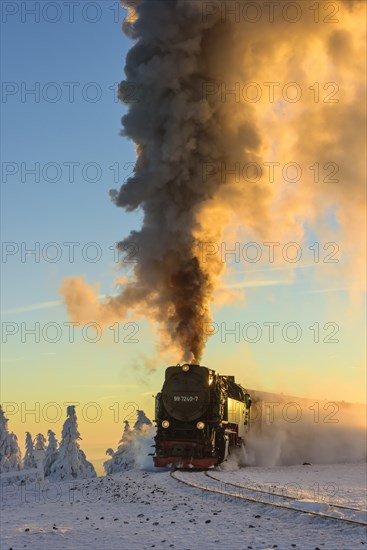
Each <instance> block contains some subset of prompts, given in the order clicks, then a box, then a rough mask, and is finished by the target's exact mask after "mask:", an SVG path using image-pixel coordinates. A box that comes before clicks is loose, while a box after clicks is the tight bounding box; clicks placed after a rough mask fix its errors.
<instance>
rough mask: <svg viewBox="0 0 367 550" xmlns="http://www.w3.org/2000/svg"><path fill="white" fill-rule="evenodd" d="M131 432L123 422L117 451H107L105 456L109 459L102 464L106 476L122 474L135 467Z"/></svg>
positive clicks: (127, 423) (128, 426)
mask: <svg viewBox="0 0 367 550" xmlns="http://www.w3.org/2000/svg"><path fill="white" fill-rule="evenodd" d="M133 437H134V436H133V432H132V431H131V429H130V425H129V422H128V421H127V420H125V421H124V432H123V434H122V437H121V439H120V441H119V446H118V448H117V451H115V452H114V451H113V450H112V449H107V451H106V454H107V455H110V456H111V458H110V459H109V460H106V462H105V463H104V464H103V467H104V469H105V472H106V474H114V473H116V472H124V471H126V470H132V469H133V468H134V466H135V457H134V450H133Z"/></svg>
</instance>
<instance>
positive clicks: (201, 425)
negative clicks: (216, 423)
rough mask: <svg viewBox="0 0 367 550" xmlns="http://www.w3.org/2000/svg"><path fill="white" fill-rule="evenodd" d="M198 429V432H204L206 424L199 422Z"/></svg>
mask: <svg viewBox="0 0 367 550" xmlns="http://www.w3.org/2000/svg"><path fill="white" fill-rule="evenodd" d="M196 427H197V429H198V430H203V429H204V428H205V424H204V422H198V423H197V424H196Z"/></svg>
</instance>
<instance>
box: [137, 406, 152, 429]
mask: <svg viewBox="0 0 367 550" xmlns="http://www.w3.org/2000/svg"><path fill="white" fill-rule="evenodd" d="M136 414H137V419H136V422H135V424H134V431H135V432H137V431H139V432H141V433H145V432H147V431H148V429H149V428H150V426H152V423H151V421H150V420H149V418H148V417H147V416H146V414H145V412H144V411H141V410H137V411H136Z"/></svg>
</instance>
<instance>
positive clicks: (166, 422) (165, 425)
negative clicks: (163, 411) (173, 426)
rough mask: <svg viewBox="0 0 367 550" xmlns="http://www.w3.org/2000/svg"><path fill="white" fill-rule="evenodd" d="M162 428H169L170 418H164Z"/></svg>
mask: <svg viewBox="0 0 367 550" xmlns="http://www.w3.org/2000/svg"><path fill="white" fill-rule="evenodd" d="M162 428H169V422H168V420H163V422H162Z"/></svg>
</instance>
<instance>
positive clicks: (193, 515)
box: [0, 463, 367, 550]
mask: <svg viewBox="0 0 367 550" xmlns="http://www.w3.org/2000/svg"><path fill="white" fill-rule="evenodd" d="M211 473H212V474H213V475H214V476H215V477H217V478H218V479H219V480H220V481H219V482H218V487H221V488H222V489H224V488H225V483H228V482H231V483H235V484H238V485H246V486H253V487H255V488H262V489H266V490H268V489H269V490H274V491H275V492H277V493H283V494H285V493H286V494H288V495H290V496H296V497H297V498H298V499H306V501H308V502H313V503H314V505H315V504H316V503H317V502H319V503H324V502H332V503H339V504H342V505H344V506H351V507H357V508H359V509H362V508H365V506H366V501H365V491H366V464H365V463H358V464H334V465H322V466H317V465H310V466H290V467H276V468H259V467H248V468H242V469H234V466H233V467H232V466H231V463H228V464H227V465H226V466H225V468H224V469H222V470H213V471H212V472H211ZM184 476H185V478H188V479H190V477H189V476H190V472H185V473H184ZM195 477H196V478H197V474H196V473H195V472H194V473H193V476H192V479H193V480H194V479H195ZM207 480H208V483H207V485H208V487H209V486H212V484H213V483H214V484H215V483H216V482H214V481H213V480H210V479H208V478H207ZM232 489H234V488H233V487H232ZM1 505H2V514H1V518H2V519H1V527H2V534H1V544H0V547H1V550H9V549H13V550H18V549H20V548H28V549H32V550H50V549H52V550H59V549H67V550H79V549H83V550H84V549H88V550H89V549H90V550H100V549H101V550H103V549H105V550H124V549H126V550H133V549H136V550H142V549H148V548H156V549H159V550H160V549H166V548H174V549H175V550H186V549H190V550H196V549H203V550H206V549H218V548H229V549H234V548H235V549H236V550H237V549H241V550H242V549H243V550H247V549H249V550H250V549H252V550H265V549H273V548H277V549H278V550H288V549H289V550H293V549H296V550H300V549H303V550H315V549H317V548H318V549H319V550H356V549H359V548H367V540H366V532H365V529H364V528H363V527H359V526H358V525H356V526H353V525H351V524H348V523H342V522H338V521H337V520H329V519H325V518H320V517H315V516H310V515H307V514H302V513H299V512H294V511H291V510H286V509H282V508H273V507H272V506H269V505H265V504H256V503H250V502H246V501H244V500H240V499H236V498H228V497H224V496H223V495H219V494H209V493H207V492H204V491H203V490H201V489H195V488H192V487H187V486H186V485H184V484H182V483H179V482H178V481H176V480H175V479H173V478H172V477H171V476H170V474H169V472H168V471H167V470H155V471H143V470H131V471H128V472H126V473H124V474H113V475H110V476H106V477H99V478H94V479H89V480H80V481H75V482H62V483H48V482H44V483H43V484H35V483H33V484H27V485H23V486H16V485H5V484H4V485H3V486H2V497H1ZM321 508H322V507H321Z"/></svg>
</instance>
